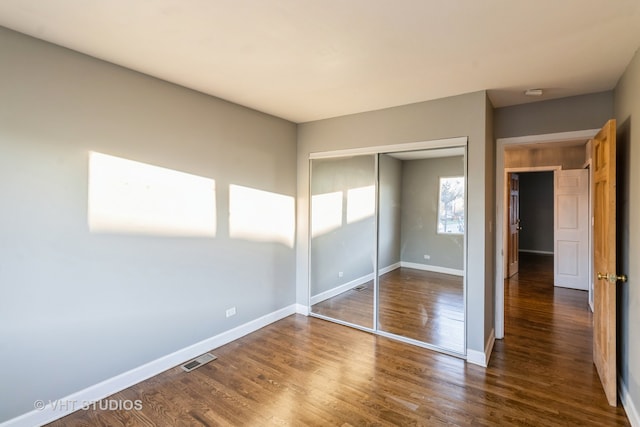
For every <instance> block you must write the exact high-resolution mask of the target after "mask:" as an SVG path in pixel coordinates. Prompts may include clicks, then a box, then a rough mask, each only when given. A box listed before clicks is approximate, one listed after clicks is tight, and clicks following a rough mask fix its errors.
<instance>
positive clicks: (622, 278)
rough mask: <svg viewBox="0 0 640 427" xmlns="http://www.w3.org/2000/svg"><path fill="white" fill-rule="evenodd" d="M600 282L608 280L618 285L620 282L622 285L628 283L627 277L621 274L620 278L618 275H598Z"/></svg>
mask: <svg viewBox="0 0 640 427" xmlns="http://www.w3.org/2000/svg"><path fill="white" fill-rule="evenodd" d="M598 280H608V281H609V282H611V283H616V282H617V281H618V280H619V281H621V282H622V283H625V282H626V281H627V275H626V274H621V275H620V276H618V275H616V274H609V273H598Z"/></svg>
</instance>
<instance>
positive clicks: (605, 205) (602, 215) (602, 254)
mask: <svg viewBox="0 0 640 427" xmlns="http://www.w3.org/2000/svg"><path fill="white" fill-rule="evenodd" d="M591 155H592V164H593V176H594V183H593V184H594V187H593V190H594V194H593V220H594V222H593V252H594V253H593V264H594V271H593V274H594V283H595V287H594V312H593V362H594V363H595V365H596V368H597V370H598V375H600V381H601V382H602V386H603V388H604V392H605V394H606V395H607V400H608V401H609V404H610V405H611V406H616V405H617V403H618V398H617V374H616V283H617V282H618V281H619V280H620V281H626V276H618V275H617V274H616V121H615V120H609V121H608V122H607V123H606V124H605V125H604V127H603V128H602V129H601V130H600V132H598V134H597V135H596V136H595V138H594V139H593V148H592V153H591Z"/></svg>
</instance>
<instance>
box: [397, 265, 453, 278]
mask: <svg viewBox="0 0 640 427" xmlns="http://www.w3.org/2000/svg"><path fill="white" fill-rule="evenodd" d="M400 266H401V267H406V268H414V269H416V270H424V271H433V272H434V273H444V274H451V275H452V276H464V271H462V270H458V269H455V268H449V267H440V266H437V265H429V264H418V263H417V262H407V261H401V262H400Z"/></svg>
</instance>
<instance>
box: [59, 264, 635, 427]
mask: <svg viewBox="0 0 640 427" xmlns="http://www.w3.org/2000/svg"><path fill="white" fill-rule="evenodd" d="M537 262H538V261H535V262H534V263H533V264H532V265H530V266H528V264H527V263H528V261H527V260H523V262H522V270H521V272H520V274H519V275H518V276H517V277H515V278H514V279H512V280H509V281H508V282H507V284H506V289H505V291H506V292H505V293H506V301H507V303H506V308H505V317H506V331H507V335H506V338H505V339H504V340H500V341H498V342H496V345H495V349H494V353H493V356H492V357H491V361H490V364H489V367H488V368H482V367H479V366H475V365H471V364H468V363H465V361H464V360H461V359H457V358H455V357H450V356H446V355H443V354H439V353H436V352H433V351H430V350H427V349H424V348H420V347H416V346H412V345H408V344H404V343H401V342H398V341H394V340H391V339H388V338H385V337H380V336H376V335H373V334H369V333H366V332H363V331H359V330H357V329H353V328H347V327H344V326H341V325H338V324H334V323H332V322H326V321H323V320H321V319H317V318H311V317H305V316H301V315H293V316H290V317H287V318H285V319H283V320H281V321H279V322H276V323H274V324H272V325H269V326H267V327H265V328H263V329H261V330H259V331H257V332H254V333H252V334H250V335H247V336H245V337H243V338H240V339H238V340H236V341H234V342H232V343H229V344H227V345H225V346H222V347H220V348H218V349H216V350H214V351H213V353H214V354H216V355H217V356H218V360H216V361H214V362H211V363H209V364H207V365H205V366H203V367H201V368H199V369H196V370H195V371H193V372H191V373H185V372H183V371H182V370H181V369H180V368H173V369H170V370H168V371H166V372H163V373H162V374H160V375H157V376H155V377H152V378H150V379H149V380H146V381H143V382H141V383H139V384H137V385H135V386H133V387H130V388H128V389H126V390H124V391H122V392H120V393H117V394H115V395H113V396H111V397H110V398H109V399H111V400H119V399H130V400H135V399H141V400H142V406H143V408H142V410H140V411H98V410H88V411H83V410H81V411H78V412H76V413H74V414H71V415H69V416H67V417H66V418H63V419H61V420H58V421H57V422H55V423H53V424H51V425H52V426H55V427H59V426H78V427H79V426H218V425H220V426H267V425H289V426H301V425H318V426H319V425H322V426H326V425H334V426H349V425H352V426H356V425H379V426H386V425H403V426H405V425H406V426H408V425H416V426H417V425H420V426H440V425H442V426H444V425H458V426H477V425H483V426H502V425H520V426H522V425H526V426H567V425H586V426H604V425H606V426H614V425H619V426H628V425H629V421H628V419H627V418H626V416H625V413H624V410H623V409H622V407H621V406H618V407H617V408H612V407H610V406H609V405H608V404H607V400H606V398H605V395H604V392H603V390H602V387H601V386H600V383H599V381H598V376H597V373H596V371H595V368H594V366H593V363H592V360H591V338H590V337H591V316H590V314H589V310H588V309H587V308H586V295H585V293H584V292H582V291H574V290H570V289H554V288H553V285H552V284H551V282H550V281H548V280H544V279H540V278H541V277H544V276H545V275H546V274H547V273H544V272H542V267H536V265H537V264H536V263H537ZM543 264H545V262H544V260H543V261H542V264H540V265H543ZM531 272H533V273H534V274H533V275H531V274H530V273H531ZM470 303H472V302H470Z"/></svg>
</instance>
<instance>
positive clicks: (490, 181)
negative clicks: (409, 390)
mask: <svg viewBox="0 0 640 427" xmlns="http://www.w3.org/2000/svg"><path fill="white" fill-rule="evenodd" d="M490 114H491V106H490V104H489V103H488V101H487V96H486V92H485V91H481V92H475V93H470V94H466V95H460V96H454V97H450V98H444V99H439V100H435V101H428V102H421V103H417V104H411V105H405V106H400V107H394V108H388V109H384V110H378V111H371V112H367V113H361V114H354V115H349V116H343V117H337V118H333V119H327V120H320V121H315V122H309V123H303V124H301V125H299V126H298V193H297V194H298V205H297V218H298V221H297V230H298V239H297V266H298V269H297V273H296V276H297V301H298V303H300V304H305V305H306V304H307V303H308V302H307V292H308V291H307V289H308V256H309V246H308V241H307V236H308V232H309V224H308V206H309V160H308V159H309V154H310V153H313V152H322V151H330V150H340V149H348V148H361V147H375V146H383V145H389V144H399V143H407V142H416V141H427V140H434V139H441V138H451V137H459V136H468V138H469V150H468V155H469V164H468V173H467V177H468V193H469V198H468V212H471V214H470V215H469V218H468V223H467V225H468V242H467V243H468V253H469V257H468V260H469V261H468V266H467V270H466V272H467V278H468V279H467V280H468V292H467V298H468V304H467V307H468V316H467V319H468V323H467V338H468V339H467V348H468V349H471V350H474V351H480V352H484V349H485V344H486V342H487V340H488V338H489V334H490V332H491V330H492V329H493V312H492V311H491V313H485V309H486V305H487V304H489V310H493V305H492V301H493V263H494V253H493V252H492V251H489V252H487V251H486V250H487V249H488V248H493V240H494V235H493V233H492V228H491V226H492V224H491V222H492V221H493V212H494V209H495V208H494V206H493V204H494V201H493V199H492V197H493V192H494V188H495V181H494V180H495V172H494V170H493V167H492V165H493V163H492V162H493V159H494V158H495V144H494V140H493V138H488V137H489V136H490V135H489V134H490V131H488V130H487V127H488V126H490V125H491V123H493V120H492V119H491V118H490V117H489V115H490ZM487 204H488V205H487Z"/></svg>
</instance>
